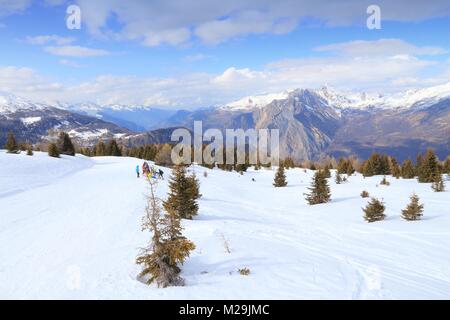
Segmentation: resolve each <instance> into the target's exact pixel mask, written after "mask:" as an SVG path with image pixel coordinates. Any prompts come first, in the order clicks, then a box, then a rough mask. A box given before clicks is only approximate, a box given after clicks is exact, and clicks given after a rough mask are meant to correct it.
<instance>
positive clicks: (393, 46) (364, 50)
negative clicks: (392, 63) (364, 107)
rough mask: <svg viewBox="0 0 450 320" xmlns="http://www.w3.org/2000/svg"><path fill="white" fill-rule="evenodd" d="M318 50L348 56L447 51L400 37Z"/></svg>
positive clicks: (329, 46)
mask: <svg viewBox="0 0 450 320" xmlns="http://www.w3.org/2000/svg"><path fill="white" fill-rule="evenodd" d="M315 51H318V52H328V51H329V52H335V53H338V54H341V55H347V56H366V55H371V56H387V55H439V54H445V53H447V51H446V50H444V49H442V48H439V47H429V46H424V47H418V46H415V45H413V44H410V43H408V42H405V41H403V40H400V39H380V40H375V41H362V40H358V41H350V42H343V43H336V44H330V45H326V46H321V47H317V48H315Z"/></svg>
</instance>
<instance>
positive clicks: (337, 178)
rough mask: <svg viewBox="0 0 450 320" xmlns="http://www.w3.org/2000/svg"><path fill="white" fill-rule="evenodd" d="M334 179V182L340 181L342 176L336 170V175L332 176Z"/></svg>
mask: <svg viewBox="0 0 450 320" xmlns="http://www.w3.org/2000/svg"><path fill="white" fill-rule="evenodd" d="M334 181H335V182H336V184H341V183H342V176H341V174H340V173H339V172H336V177H335V178H334Z"/></svg>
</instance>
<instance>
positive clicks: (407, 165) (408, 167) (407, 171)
mask: <svg viewBox="0 0 450 320" xmlns="http://www.w3.org/2000/svg"><path fill="white" fill-rule="evenodd" d="M401 176H402V178H403V179H413V178H414V177H415V176H416V173H415V170H414V164H413V163H412V161H411V160H409V159H408V160H405V162H403V164H402V168H401Z"/></svg>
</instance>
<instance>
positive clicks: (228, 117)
mask: <svg viewBox="0 0 450 320" xmlns="http://www.w3.org/2000/svg"><path fill="white" fill-rule="evenodd" d="M194 120H201V121H203V128H204V130H206V129H208V128H218V129H221V130H225V129H238V128H242V129H249V128H256V129H258V128H276V129H279V130H280V146H281V150H280V151H281V155H282V156H283V157H285V156H292V157H294V158H296V159H297V160H302V159H315V158H319V157H321V156H323V155H329V154H331V155H336V156H339V155H342V154H344V155H348V154H356V155H358V156H361V157H362V158H364V157H366V156H367V155H368V154H370V153H371V152H373V151H374V150H378V151H382V152H388V153H391V154H395V155H396V156H397V157H399V158H400V159H404V158H408V157H410V158H414V157H415V155H416V154H417V152H418V151H423V150H424V149H426V148H427V147H433V148H435V149H436V151H437V152H438V154H440V155H442V156H447V154H448V153H450V83H447V84H443V85H440V86H435V87H430V88H424V89H417V90H409V91H405V92H402V93H397V94H389V95H382V94H378V93H375V94H374V93H365V92H344V91H340V90H337V89H334V88H331V87H329V86H323V87H320V88H317V89H294V90H286V91H283V92H279V93H274V94H266V95H259V96H248V97H245V98H242V99H239V100H236V101H234V102H231V103H227V104H224V105H223V106H218V107H210V108H204V109H198V110H194V111H186V110H179V111H173V110H163V109H157V108H147V107H139V106H127V105H110V106H101V105H97V104H95V103H82V104H73V105H70V104H66V103H62V102H53V103H49V104H43V103H33V102H30V101H27V100H24V99H20V98H18V97H14V96H12V95H0V133H1V134H2V136H1V137H0V143H1V142H2V141H1V140H2V139H3V140H4V139H5V137H6V133H7V131H9V130H14V131H17V132H18V134H19V135H20V137H21V138H22V139H31V140H32V141H37V140H39V139H41V138H42V137H43V136H45V134H46V132H47V131H48V130H49V129H52V128H60V129H63V130H66V131H68V132H70V133H71V135H72V136H74V137H77V138H78V139H79V141H80V142H84V141H91V142H92V141H95V140H96V139H99V138H101V137H102V138H103V137H104V138H108V137H112V136H114V137H122V138H126V137H127V136H130V137H131V136H134V137H136V138H133V139H131V140H130V141H128V142H127V143H136V144H142V143H148V142H149V141H160V140H161V139H166V138H167V137H168V134H167V133H168V132H170V130H169V131H165V132H164V134H161V133H158V134H157V135H156V137H157V139H156V140H155V137H154V136H153V135H150V136H149V137H145V136H144V135H145V134H141V136H139V135H138V134H137V133H139V132H143V131H147V130H154V129H168V128H175V127H185V128H188V129H192V127H193V123H194ZM124 128H126V129H124ZM30 136H31V138H30Z"/></svg>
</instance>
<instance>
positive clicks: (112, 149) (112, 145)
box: [106, 139, 122, 157]
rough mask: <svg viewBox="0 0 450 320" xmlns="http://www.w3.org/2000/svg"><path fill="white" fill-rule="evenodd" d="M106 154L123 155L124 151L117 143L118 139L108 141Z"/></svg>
mask: <svg viewBox="0 0 450 320" xmlns="http://www.w3.org/2000/svg"><path fill="white" fill-rule="evenodd" d="M106 154H107V155H109V156H113V157H121V156H122V151H121V150H120V148H119V146H118V145H117V142H116V140H114V139H111V140H110V141H109V143H108V146H107V147H106Z"/></svg>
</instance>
